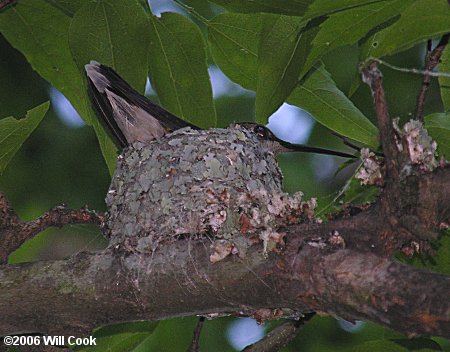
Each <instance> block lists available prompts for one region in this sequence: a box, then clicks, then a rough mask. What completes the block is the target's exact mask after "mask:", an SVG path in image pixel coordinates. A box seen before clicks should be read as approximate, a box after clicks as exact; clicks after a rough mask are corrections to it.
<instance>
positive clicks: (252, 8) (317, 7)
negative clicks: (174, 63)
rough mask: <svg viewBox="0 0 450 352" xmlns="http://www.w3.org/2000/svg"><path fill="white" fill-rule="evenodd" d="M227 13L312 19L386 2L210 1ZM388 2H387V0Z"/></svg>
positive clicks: (332, 0) (309, 0)
mask: <svg viewBox="0 0 450 352" xmlns="http://www.w3.org/2000/svg"><path fill="white" fill-rule="evenodd" d="M211 1H212V2H215V3H216V4H219V5H221V6H223V7H224V8H226V9H227V10H228V11H232V12H241V13H258V12H267V13H275V14H281V15H288V16H303V17H304V19H306V18H314V17H319V16H323V15H327V14H330V13H334V12H338V11H342V10H345V9H348V8H352V7H355V6H362V5H366V4H370V3H374V2H383V1H386V0H315V1H313V0H211ZM388 1H389V0H388Z"/></svg>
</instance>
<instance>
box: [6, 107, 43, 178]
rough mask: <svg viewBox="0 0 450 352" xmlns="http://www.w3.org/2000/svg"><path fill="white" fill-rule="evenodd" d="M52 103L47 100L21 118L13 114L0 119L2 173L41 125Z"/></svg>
mask: <svg viewBox="0 0 450 352" xmlns="http://www.w3.org/2000/svg"><path fill="white" fill-rule="evenodd" d="M49 105H50V103H49V102H46V103H43V104H41V105H38V106H36V107H35V108H33V109H31V110H30V111H28V113H27V115H26V117H25V118H22V119H20V120H17V119H15V118H14V117H12V116H9V117H6V118H4V119H1V120H0V174H1V173H3V171H5V169H6V166H7V165H8V163H9V162H10V161H11V159H12V158H13V156H14V154H16V152H17V151H18V150H19V149H20V147H21V146H22V144H23V143H24V142H25V141H26V139H27V138H28V137H29V136H30V134H31V132H33V131H34V129H35V128H36V127H37V126H38V125H39V123H40V122H41V121H42V119H43V118H44V116H45V113H46V112H47V110H48V107H49Z"/></svg>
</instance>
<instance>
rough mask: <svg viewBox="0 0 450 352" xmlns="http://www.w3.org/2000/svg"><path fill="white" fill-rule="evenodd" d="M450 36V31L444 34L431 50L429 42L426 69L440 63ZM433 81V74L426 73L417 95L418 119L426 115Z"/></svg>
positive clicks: (428, 69)
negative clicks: (427, 98)
mask: <svg viewBox="0 0 450 352" xmlns="http://www.w3.org/2000/svg"><path fill="white" fill-rule="evenodd" d="M449 38H450V33H448V34H445V35H444V36H442V38H441V40H440V41H439V43H438V45H436V47H435V48H434V49H433V51H431V42H429V47H430V50H429V53H428V54H427V57H426V62H425V71H426V72H431V71H433V70H434V68H435V67H436V66H437V65H438V64H439V61H440V59H441V56H442V53H443V52H444V50H445V48H446V46H447V44H448V41H449ZM430 51H431V52H430ZM430 81H431V75H429V74H424V75H423V79H422V87H421V88H420V93H419V95H418V96H417V103H416V119H417V120H419V121H422V122H423V116H424V106H425V99H426V96H427V92H428V88H429V86H430Z"/></svg>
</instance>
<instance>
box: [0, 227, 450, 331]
mask: <svg viewBox="0 0 450 352" xmlns="http://www.w3.org/2000/svg"><path fill="white" fill-rule="evenodd" d="M319 234H320V233H318V235H319ZM322 237H324V238H325V237H326V233H322ZM308 243H309V241H308V240H307V238H304V236H303V235H302V233H297V234H294V233H292V234H290V235H289V236H288V237H287V244H286V247H285V249H284V251H283V254H282V255H278V254H274V253H271V254H270V255H269V257H268V258H265V257H264V256H263V255H262V248H261V247H257V246H254V247H252V249H251V250H250V251H249V252H248V253H247V255H246V256H245V258H239V257H237V256H231V257H228V258H226V259H225V260H223V261H221V262H219V263H216V264H211V262H210V261H209V255H210V248H209V245H208V244H207V242H206V241H200V240H199V241H190V242H189V241H188V240H184V241H178V242H177V243H175V244H173V245H171V246H169V247H166V248H163V249H161V251H158V252H156V253H155V254H154V256H148V255H144V254H137V253H134V254H130V255H129V256H127V257H125V258H124V257H122V256H121V255H117V254H115V253H114V252H111V251H104V252H100V253H96V254H80V255H77V256H76V257H74V258H72V259H70V260H67V261H55V262H38V263H29V264H22V265H10V266H3V267H0V268H1V269H0V283H1V284H0V285H1V286H0V311H1V312H2V319H1V321H0V331H1V332H2V333H4V334H7V333H17V332H33V331H38V332H44V333H49V334H56V335H59V334H62V335H70V334H78V335H85V334H88V333H89V332H90V331H91V329H92V328H94V327H95V326H98V325H102V324H109V323H114V322H121V321H130V320H139V319H150V320H158V319H163V318H170V317H176V316H187V315H194V314H207V313H215V312H239V311H241V310H249V309H258V308H268V307H269V308H290V309H293V310H297V311H310V310H311V309H313V310H316V311H322V312H326V313H328V314H332V315H334V316H340V317H342V318H344V319H347V320H355V319H365V320H367V319H368V320H372V321H375V322H378V323H380V324H383V325H385V326H388V327H391V328H394V329H396V330H398V331H401V332H404V333H406V334H408V335H414V334H433V335H439V336H444V337H450V335H449V332H450V314H449V312H450V302H449V301H448V296H449V294H450V280H449V278H448V276H444V275H440V274H435V273H431V272H428V271H425V270H420V269H415V268H412V267H409V266H405V265H402V264H399V263H396V262H393V261H391V260H389V259H385V258H380V257H378V256H375V255H373V254H370V253H358V252H356V251H352V250H349V249H333V248H331V247H330V246H325V247H324V248H322V249H319V248H314V247H312V246H311V245H310V244H308ZM243 282H245V283H246V284H245V285H242V283H243ZM418 292H420V295H418ZM18 301H20V302H21V304H16V303H17V302H18ZM50 302H51V303H50ZM55 322H58V323H57V324H55Z"/></svg>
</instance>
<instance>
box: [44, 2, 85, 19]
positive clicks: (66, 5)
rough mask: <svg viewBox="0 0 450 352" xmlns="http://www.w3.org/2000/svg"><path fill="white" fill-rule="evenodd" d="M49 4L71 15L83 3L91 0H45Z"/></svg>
mask: <svg viewBox="0 0 450 352" xmlns="http://www.w3.org/2000/svg"><path fill="white" fill-rule="evenodd" d="M46 1H47V2H48V3H49V4H50V5H52V6H54V7H56V8H57V9H59V10H61V11H62V12H64V13H65V14H66V15H67V16H70V17H73V15H75V12H77V11H78V10H79V9H80V8H81V7H82V6H83V5H84V4H86V3H88V2H89V1H91V0H46Z"/></svg>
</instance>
